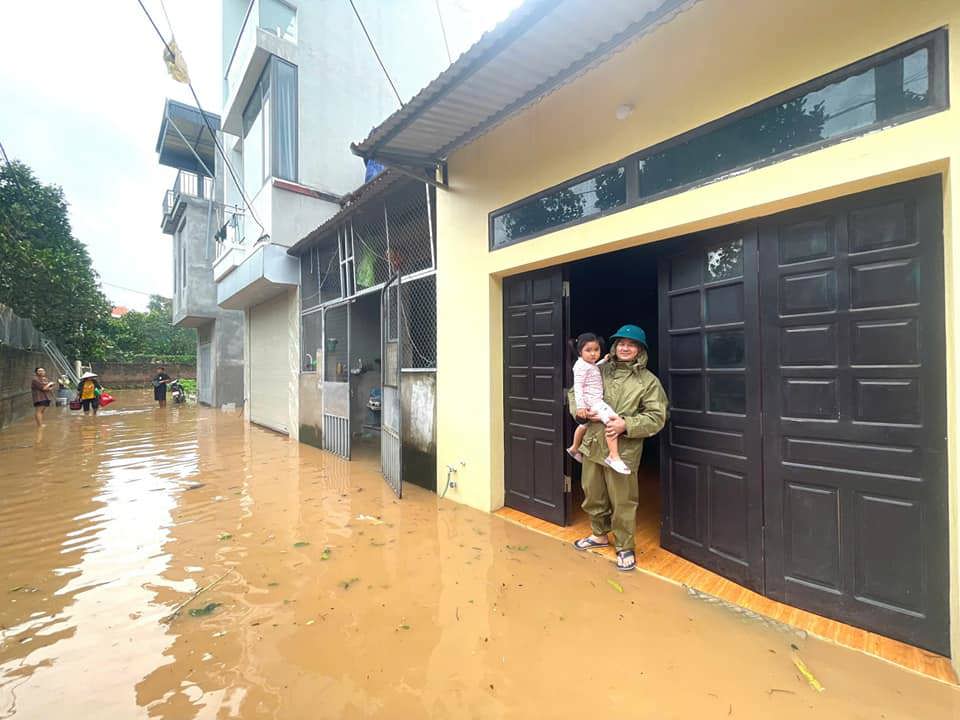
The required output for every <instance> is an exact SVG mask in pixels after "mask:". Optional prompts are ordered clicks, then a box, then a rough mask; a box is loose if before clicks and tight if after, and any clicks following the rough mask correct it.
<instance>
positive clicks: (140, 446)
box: [0, 392, 960, 720]
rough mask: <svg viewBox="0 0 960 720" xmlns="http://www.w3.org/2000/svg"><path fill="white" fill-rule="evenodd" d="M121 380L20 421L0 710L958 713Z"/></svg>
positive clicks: (918, 690)
mask: <svg viewBox="0 0 960 720" xmlns="http://www.w3.org/2000/svg"><path fill="white" fill-rule="evenodd" d="M118 396H119V399H118V401H117V403H116V404H115V405H114V406H112V407H111V408H109V409H108V410H105V411H104V412H102V413H101V415H100V416H99V417H97V418H93V417H86V418H85V417H82V416H80V414H78V413H70V412H69V411H66V410H63V411H60V410H58V409H51V411H50V412H49V413H48V416H47V417H48V425H47V427H46V428H43V429H42V430H36V429H35V428H34V427H33V424H32V420H31V421H24V422H21V423H19V424H17V425H15V426H13V427H11V428H9V429H7V430H5V431H3V432H0V718H10V717H16V718H18V720H20V719H24V718H44V719H46V718H97V719H98V720H99V719H112V718H123V719H125V720H126V719H128V718H148V717H149V718H171V719H180V718H218V719H219V718H244V719H246V718H278V719H283V720H288V719H296V718H405V719H406V718H524V719H525V720H529V719H530V718H596V717H619V718H657V719H662V718H685V719H686V718H770V717H776V718H814V717H817V718H877V719H881V718H885V719H890V720H893V719H894V718H924V719H932V718H960V693H958V691H957V690H956V688H954V687H951V686H948V685H944V684H941V683H938V682H936V681H934V680H931V679H929V678H925V677H922V676H919V675H916V674H913V673H910V672H908V671H905V670H902V669H900V668H898V667H895V666H893V665H890V664H887V663H885V662H883V661H881V660H878V659H876V658H873V657H869V656H866V655H863V654H860V653H857V652H855V651H851V650H847V649H844V648H840V647H837V646H833V645H830V644H827V643H824V642H820V641H818V640H814V639H800V638H798V637H796V636H794V635H791V634H790V633H788V632H782V631H779V630H777V629H774V628H771V627H769V626H767V625H765V624H763V623H760V622H757V621H756V620H750V619H744V618H742V617H740V616H737V615H736V614H734V613H732V612H730V611H729V610H727V609H724V608H719V607H715V606H712V605H708V604H706V603H704V602H703V601H701V600H697V599H693V598H690V597H688V596H687V595H686V594H685V593H684V592H683V591H682V589H681V588H679V587H677V586H676V585H673V584H670V583H668V582H665V581H663V580H660V579H657V578H654V577H650V576H647V575H643V574H640V573H633V574H630V575H625V574H623V573H618V572H616V571H615V570H614V568H613V566H612V565H611V564H610V563H609V562H608V561H606V560H605V559H602V558H599V557H596V556H593V555H589V554H586V555H585V554H581V553H578V552H576V551H574V550H573V549H572V548H570V547H569V546H567V545H565V544H563V543H561V542H559V541H557V540H554V539H552V538H548V537H545V536H542V535H539V534H536V533H534V532H531V531H529V530H526V529H524V528H521V527H518V526H515V525H512V524H510V523H508V522H506V521H504V520H502V519H500V518H497V517H494V516H491V515H488V514H485V513H481V512H478V511H476V510H472V509H470V508H466V507H463V506H459V505H456V504H454V503H452V502H449V501H445V500H440V499H438V498H437V496H436V495H434V494H432V493H429V492H427V491H423V490H420V489H419V488H416V487H412V486H408V487H407V488H406V492H405V496H404V498H403V500H402V501H397V500H396V499H395V498H394V496H393V494H392V493H391V491H390V490H389V489H388V488H387V486H386V485H385V483H384V482H383V480H382V478H381V477H380V476H379V475H378V473H377V464H376V462H375V461H373V460H367V461H363V460H360V461H354V462H353V463H347V462H343V461H341V460H338V459H336V458H333V457H331V456H329V455H326V454H324V453H321V452H319V451H317V450H315V449H313V448H310V447H307V446H304V445H299V444H297V443H294V442H290V441H289V440H287V439H286V438H283V437H281V436H278V435H276V434H273V433H271V432H269V431H265V430H262V429H259V428H256V427H250V426H248V425H245V424H244V423H243V421H242V419H240V418H238V417H237V416H236V415H235V414H227V413H222V412H218V411H215V410H210V409H206V408H197V407H189V406H188V407H173V406H168V407H167V408H166V410H159V409H156V408H154V407H152V406H151V404H150V403H149V398H148V396H147V395H146V394H144V393H139V392H125V393H118ZM224 573H226V575H224ZM217 578H222V579H221V581H220V582H219V584H217V585H215V586H214V587H213V588H211V589H209V590H207V591H205V592H203V593H201V594H200V595H199V596H198V597H197V598H196V599H195V600H193V601H192V602H191V603H190V604H189V605H187V606H186V607H185V608H184V609H183V611H182V613H181V614H180V615H178V616H177V617H176V618H174V619H173V620H172V621H169V622H164V618H165V616H167V615H169V613H170V612H171V611H172V610H173V609H174V607H175V606H177V604H178V603H182V602H183V601H184V600H187V599H188V598H190V596H191V594H192V593H194V592H195V591H196V590H197V589H198V588H201V587H203V586H205V585H207V584H209V583H211V582H212V581H214V580H216V579H217ZM611 581H613V583H617V584H618V585H619V587H617V586H615V585H614V584H613V583H611ZM621 590H622V592H621ZM211 603H214V604H216V605H215V606H213V607H212V608H210V604H211ZM205 608H209V609H210V612H209V614H207V615H202V614H200V615H198V614H197V613H193V614H191V612H190V611H191V610H196V611H202V610H204V609H205ZM791 644H793V645H795V646H796V648H797V649H796V650H794V649H792V648H791ZM797 653H798V654H799V656H800V657H801V658H802V659H803V661H804V662H805V663H806V665H807V666H808V668H809V669H810V670H811V671H812V673H813V674H814V675H815V676H816V678H817V679H818V680H819V681H820V682H821V683H822V684H823V686H824V687H825V688H826V689H825V690H824V691H823V692H822V693H819V692H816V691H815V690H813V689H812V688H811V687H810V686H809V684H808V683H807V681H806V680H805V679H804V678H803V677H802V676H801V675H800V673H799V672H798V671H797V670H796V668H795V666H794V665H793V662H792V657H793V656H794V655H795V654H797Z"/></svg>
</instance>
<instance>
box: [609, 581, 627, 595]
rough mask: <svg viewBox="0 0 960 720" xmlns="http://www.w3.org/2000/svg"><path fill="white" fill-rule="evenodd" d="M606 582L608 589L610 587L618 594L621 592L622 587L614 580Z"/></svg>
mask: <svg viewBox="0 0 960 720" xmlns="http://www.w3.org/2000/svg"><path fill="white" fill-rule="evenodd" d="M607 582H608V583H610V587H612V588H613V589H614V590H616V591H617V592H620V593H622V592H623V585H621V584H620V583H618V582H617V581H616V580H607Z"/></svg>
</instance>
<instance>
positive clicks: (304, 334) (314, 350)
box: [300, 312, 323, 372]
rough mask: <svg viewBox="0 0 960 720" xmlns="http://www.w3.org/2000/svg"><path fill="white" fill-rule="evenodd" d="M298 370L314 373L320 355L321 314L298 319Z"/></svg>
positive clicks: (310, 314) (311, 314)
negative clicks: (299, 324)
mask: <svg viewBox="0 0 960 720" xmlns="http://www.w3.org/2000/svg"><path fill="white" fill-rule="evenodd" d="M300 322H301V326H300V357H301V360H300V369H301V370H302V371H303V372H314V371H315V370H316V369H317V363H318V362H319V358H320V355H321V350H322V346H321V344H320V341H321V337H322V330H323V313H322V312H312V313H309V314H308V315H303V316H302V317H301V318H300Z"/></svg>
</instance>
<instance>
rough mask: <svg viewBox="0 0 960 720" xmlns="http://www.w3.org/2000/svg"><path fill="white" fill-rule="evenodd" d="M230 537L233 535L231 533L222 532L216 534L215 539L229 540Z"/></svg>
mask: <svg viewBox="0 0 960 720" xmlns="http://www.w3.org/2000/svg"><path fill="white" fill-rule="evenodd" d="M232 537H233V535H231V534H230V533H228V532H222V533H220V534H219V535H217V540H229V539H230V538H232Z"/></svg>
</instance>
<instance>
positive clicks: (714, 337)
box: [707, 330, 744, 368]
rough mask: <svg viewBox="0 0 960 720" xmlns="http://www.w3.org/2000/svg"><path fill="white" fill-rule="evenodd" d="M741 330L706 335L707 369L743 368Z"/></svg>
mask: <svg viewBox="0 0 960 720" xmlns="http://www.w3.org/2000/svg"><path fill="white" fill-rule="evenodd" d="M743 359H744V345H743V330H728V331H724V332H712V333H707V367H712V368H734V367H743Z"/></svg>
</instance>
